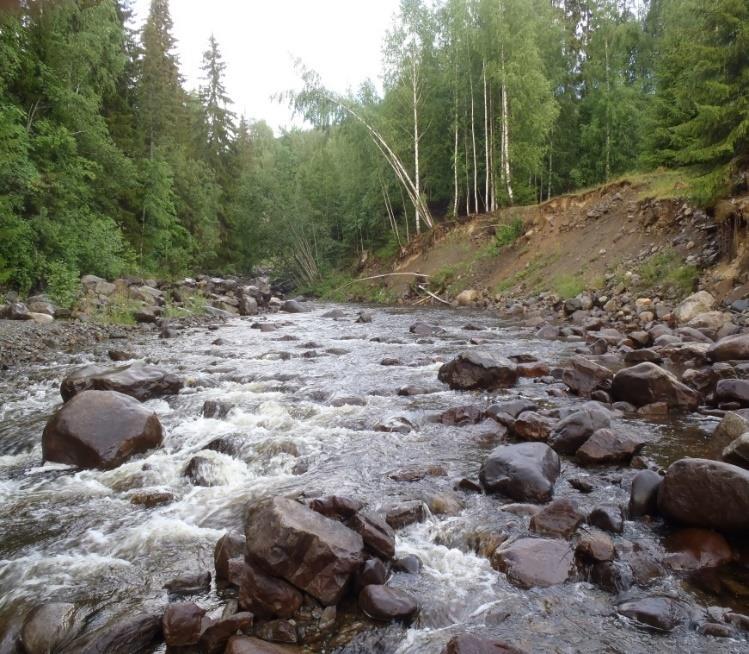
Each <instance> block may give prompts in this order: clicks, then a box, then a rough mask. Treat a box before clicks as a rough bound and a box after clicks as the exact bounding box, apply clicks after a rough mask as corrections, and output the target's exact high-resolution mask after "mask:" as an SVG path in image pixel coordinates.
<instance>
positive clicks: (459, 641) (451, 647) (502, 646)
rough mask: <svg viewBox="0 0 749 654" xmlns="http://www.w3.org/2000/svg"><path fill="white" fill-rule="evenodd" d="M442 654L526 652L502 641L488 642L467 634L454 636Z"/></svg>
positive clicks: (512, 653) (507, 653) (513, 653)
mask: <svg viewBox="0 0 749 654" xmlns="http://www.w3.org/2000/svg"><path fill="white" fill-rule="evenodd" d="M442 654H524V652H523V650H520V649H518V648H517V647H513V646H512V645H510V644H508V643H506V642H504V641H501V640H488V639H485V638H477V637H476V636H470V635H468V634H465V635H462V636H453V638H451V639H450V642H448V643H447V645H445V649H443V650H442Z"/></svg>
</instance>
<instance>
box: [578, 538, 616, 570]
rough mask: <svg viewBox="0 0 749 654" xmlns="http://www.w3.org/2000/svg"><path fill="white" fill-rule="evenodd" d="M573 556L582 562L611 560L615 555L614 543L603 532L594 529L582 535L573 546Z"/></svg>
mask: <svg viewBox="0 0 749 654" xmlns="http://www.w3.org/2000/svg"><path fill="white" fill-rule="evenodd" d="M575 556H576V557H577V558H578V559H579V560H580V561H582V562H583V563H600V562H602V561H613V560H614V558H615V557H616V553H615V552H614V543H613V542H612V541H611V538H610V537H609V536H608V535H607V534H604V533H601V532H599V531H594V532H590V533H587V534H585V535H583V536H582V537H581V538H580V540H579V541H578V542H577V545H576V547H575Z"/></svg>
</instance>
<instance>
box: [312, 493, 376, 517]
mask: <svg viewBox="0 0 749 654" xmlns="http://www.w3.org/2000/svg"><path fill="white" fill-rule="evenodd" d="M308 506H309V508H310V509H312V510H313V511H317V512H318V513H321V514H322V515H324V516H325V517H326V518H332V519H333V520H339V521H341V522H344V521H346V520H348V519H349V518H352V517H353V516H354V515H355V514H356V513H357V512H358V511H361V509H362V508H363V507H364V504H362V502H360V501H359V500H355V499H353V498H351V497H343V496H341V495H326V496H324V497H316V498H315V499H313V500H310V502H309V505H308Z"/></svg>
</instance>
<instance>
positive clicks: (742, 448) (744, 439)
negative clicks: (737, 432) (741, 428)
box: [721, 432, 749, 468]
mask: <svg viewBox="0 0 749 654" xmlns="http://www.w3.org/2000/svg"><path fill="white" fill-rule="evenodd" d="M721 458H722V459H723V460H724V461H725V462H726V463H732V464H733V465H736V466H739V467H741V468H749V432H747V433H745V434H742V435H741V436H739V437H738V438H737V439H735V440H733V441H731V442H730V443H729V444H728V445H727V446H726V447H725V448H724V450H723V453H722V454H721Z"/></svg>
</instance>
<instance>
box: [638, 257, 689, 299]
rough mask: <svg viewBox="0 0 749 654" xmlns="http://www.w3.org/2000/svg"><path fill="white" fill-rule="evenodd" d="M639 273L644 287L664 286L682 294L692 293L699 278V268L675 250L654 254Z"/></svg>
mask: <svg viewBox="0 0 749 654" xmlns="http://www.w3.org/2000/svg"><path fill="white" fill-rule="evenodd" d="M637 273H638V275H639V276H640V280H641V282H640V283H641V285H642V287H643V288H652V287H654V286H662V287H663V288H664V289H666V290H670V291H672V292H674V293H677V294H678V295H680V296H683V295H688V294H689V293H692V292H693V291H694V289H695V286H696V282H697V279H698V278H699V270H698V269H697V268H696V267H695V266H692V265H688V264H686V263H685V262H684V260H683V258H682V257H681V256H679V254H678V253H677V252H675V251H674V250H666V251H665V252H659V253H658V254H655V255H653V256H652V257H650V258H649V259H648V260H647V261H646V262H645V263H644V264H643V265H642V266H641V267H640V268H639V270H638V271H637Z"/></svg>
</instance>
